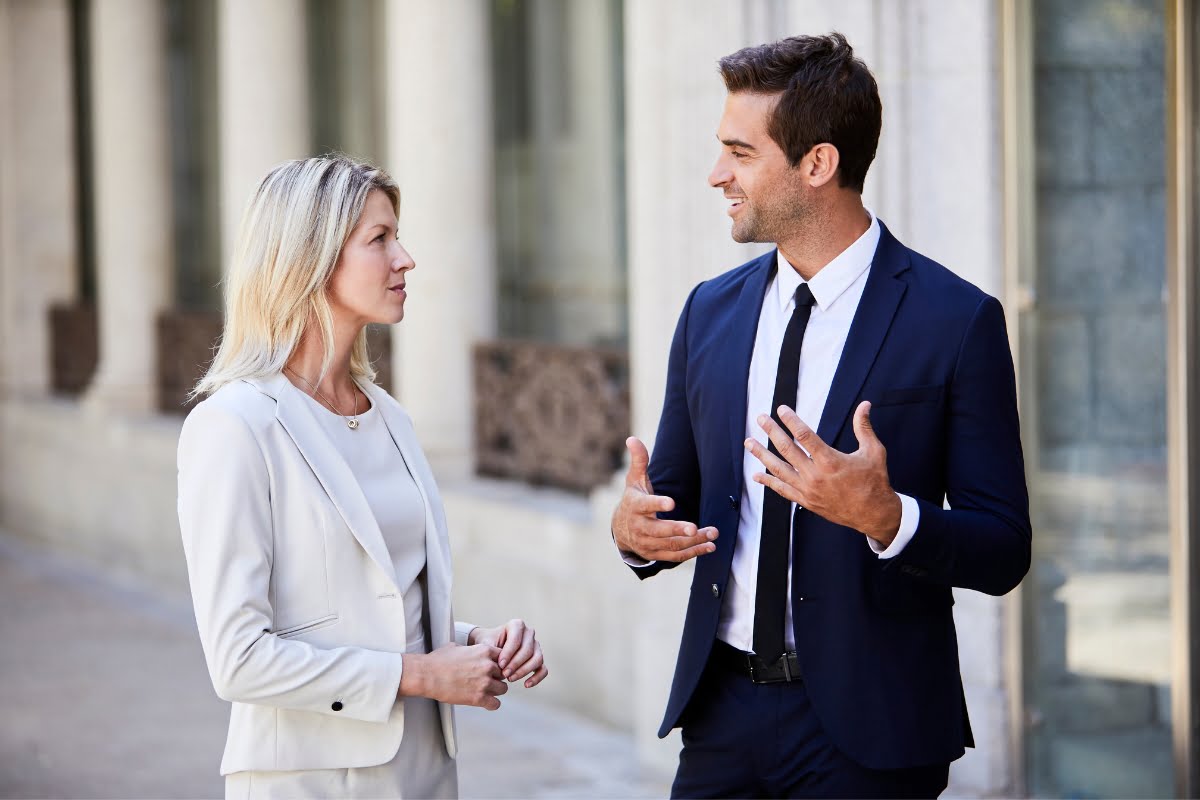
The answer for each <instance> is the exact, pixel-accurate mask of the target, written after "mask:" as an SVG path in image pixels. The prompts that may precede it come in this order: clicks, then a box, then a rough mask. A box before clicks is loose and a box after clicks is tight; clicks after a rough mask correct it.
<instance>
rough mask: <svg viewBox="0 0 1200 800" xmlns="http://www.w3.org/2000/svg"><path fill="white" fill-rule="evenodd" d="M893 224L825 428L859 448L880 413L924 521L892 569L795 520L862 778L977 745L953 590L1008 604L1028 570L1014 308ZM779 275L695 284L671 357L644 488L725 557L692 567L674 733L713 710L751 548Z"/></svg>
mask: <svg viewBox="0 0 1200 800" xmlns="http://www.w3.org/2000/svg"><path fill="white" fill-rule="evenodd" d="M880 227H881V229H882V230H881V236H880V240H879V247H878V250H877V251H876V253H875V258H874V260H873V262H872V265H871V268H870V272H869V275H868V277H867V283H866V287H865V289H864V291H863V295H862V300H861V301H860V303H859V307H858V311H857V313H856V314H855V317H854V321H853V324H852V325H851V328H850V333H849V337H848V338H847V340H846V345H845V349H844V350H843V352H842V358H841V362H840V363H839V365H838V368H837V372H836V374H835V376H834V379H833V384H832V386H831V388H830V390H829V397H828V399H827V401H826V403H825V409H824V413H823V414H822V415H821V420H820V425H819V427H818V428H817V433H818V435H819V436H820V437H821V439H822V440H823V441H825V442H826V443H827V444H829V445H831V446H833V447H835V448H837V449H839V450H841V451H843V452H852V451H854V450H856V449H857V448H858V443H857V440H856V438H855V436H854V432H853V427H852V424H851V417H852V413H853V410H854V409H855V407H856V406H857V405H858V403H859V402H861V401H862V400H870V401H871V405H872V407H871V423H872V425H873V426H874V428H875V431H876V433H877V435H878V436H879V438H880V440H881V441H882V442H883V444H884V446H885V447H886V448H887V466H888V475H889V476H890V478H891V482H892V486H893V488H895V490H896V491H897V492H900V493H902V494H907V495H910V496H912V497H914V498H915V499H916V500H917V503H918V504H919V506H920V523H919V525H918V527H917V530H916V533H915V535H914V536H913V538H912V540H911V541H910V542H909V543H908V545H907V546H906V547H905V548H904V550H903V551H902V552H901V554H900V555H898V556H896V557H895V558H891V559H886V560H885V559H880V558H878V557H877V556H876V554H875V553H874V552H873V551H872V550H871V548H870V547H869V546H868V544H867V540H866V537H865V536H864V535H863V534H861V533H859V532H857V531H854V530H850V529H848V528H845V527H842V526H838V525H834V524H832V523H830V522H828V521H826V520H825V519H823V518H821V517H819V516H817V515H815V514H813V513H812V512H809V511H806V510H803V509H801V510H799V511H798V512H797V513H796V516H795V518H794V523H793V525H794V528H793V531H794V533H793V551H792V558H793V569H792V587H791V588H792V612H793V620H794V626H795V636H796V649H797V651H798V652H799V658H800V663H801V665H802V669H803V674H804V681H805V683H806V686H807V689H808V693H809V695H810V696H811V698H812V704H813V708H814V710H815V712H816V714H817V716H818V718H819V720H820V722H821V724H822V726H823V728H824V729H825V731H826V732H827V733H828V735H829V736H830V738H831V739H832V741H833V742H834V744H836V745H837V746H838V747H839V748H840V749H841V750H842V751H843V752H844V753H845V754H846V755H848V756H850V757H851V758H852V759H854V760H855V761H857V762H859V763H860V764H862V765H864V766H866V767H869V768H873V769H894V768H902V767H909V766H916V765H922V764H934V763H945V762H949V761H952V760H954V759H956V758H958V757H959V756H961V755H962V754H963V748H964V747H966V746H972V745H973V744H974V743H973V740H972V736H971V728H970V723H969V721H968V719H967V711H966V703H965V700H964V697H963V690H962V680H961V677H960V675H959V666H958V645H957V640H956V637H955V631H954V619H953V616H952V614H951V606H953V604H954V598H953V595H952V592H951V587H954V586H958V587H962V588H966V589H975V590H977V591H981V592H986V593H987V594H992V595H1001V594H1004V593H1005V592H1008V591H1009V590H1010V589H1012V588H1013V587H1014V586H1016V585H1017V584H1018V583H1019V582H1020V580H1021V578H1022V577H1023V576H1024V575H1025V573H1026V571H1027V570H1028V569H1029V559H1030V539H1031V530H1030V524H1029V502H1028V494H1027V491H1026V486H1025V470H1024V463H1023V459H1022V455H1021V437H1020V430H1019V425H1018V419H1017V401H1016V386H1015V379H1014V375H1013V362H1012V355H1011V353H1010V351H1009V344H1008V337H1007V333H1006V330H1005V324H1004V312H1003V309H1002V308H1001V306H1000V303H999V302H998V301H997V300H996V299H995V298H993V297H990V296H988V295H987V294H985V293H983V292H982V291H980V290H979V289H977V288H976V287H975V286H973V285H971V284H970V283H968V282H967V281H965V280H963V279H961V278H959V277H957V276H956V275H954V274H953V273H951V272H950V271H949V270H947V269H946V268H945V267H942V266H941V265H940V264H937V263H935V262H933V261H931V260H930V259H928V258H925V257H924V256H922V255H920V254H919V253H916V252H914V251H912V250H910V249H908V248H907V247H905V246H904V245H903V244H901V243H900V242H899V241H897V240H896V239H895V238H894V237H893V236H892V235H891V233H889V232H888V230H887V228H886V227H883V226H882V223H881V225H880ZM776 263H777V262H776V254H775V252H774V251H773V252H771V253H768V254H766V255H764V256H761V257H760V258H756V259H754V260H753V261H750V262H749V263H747V264H744V265H743V266H741V267H738V268H737V269H734V270H732V271H730V272H727V273H725V274H723V275H721V276H719V277H716V278H713V279H712V280H709V281H705V282H704V283H701V284H700V285H699V286H697V287H696V288H695V289H694V290H693V291H692V293H691V295H690V296H689V297H688V299H687V303H686V304H685V305H684V308H683V313H682V315H681V316H680V319H679V325H678V327H677V329H676V331H675V337H674V340H673V341H672V344H671V355H670V361H669V365H668V371H667V389H666V401H665V403H664V405H663V411H662V418H661V420H660V422H659V428H658V435H657V438H656V439H655V444H654V455H653V457H652V458H651V460H650V466H649V471H648V475H649V477H650V480H651V482H652V483H653V486H654V492H655V494H659V495H665V496H669V497H672V498H674V500H675V509H674V510H673V511H672V512H670V513H669V514H662V515H661V516H663V517H665V518H672V519H681V520H688V521H692V522H695V523H696V524H697V525H699V526H701V527H703V526H707V525H712V526H715V527H716V528H717V529H718V531H719V532H720V536H719V537H718V539H717V540H716V551H715V552H713V553H711V554H708V555H703V556H700V557H699V558H698V559H696V565H695V578H694V580H693V581H692V590H691V597H690V600H689V603H688V610H687V618H686V621H685V623H684V628H683V639H682V642H681V644H680V649H679V661H678V664H677V666H676V670H675V678H674V682H673V684H672V687H671V696H670V700H669V702H668V705H667V711H666V716H665V718H664V720H663V723H662V727H661V728H660V730H659V735H660V736H665V735H666V734H667V733H668V732H669V731H670V730H671V728H673V727H676V726H677V725H679V724H680V720H681V718H682V717H683V716H684V712H685V710H686V709H687V706H688V703H689V701H692V700H693V699H694V701H695V702H697V703H703V702H704V697H702V696H697V697H695V698H693V697H692V695H693V693H694V690H695V689H696V686H697V684H698V683H699V680H700V676H701V673H702V672H703V669H704V666H705V662H706V660H707V658H708V655H709V652H710V650H711V648H712V645H713V642H714V640H715V638H716V632H717V621H718V617H719V615H720V611H721V604H722V602H723V598H724V595H725V588H726V585H727V582H728V580H729V570H730V562H731V559H732V556H733V548H734V546H735V543H736V540H737V532H738V516H739V513H738V504H739V502H740V498H741V494H742V479H743V475H742V455H743V446H742V442H743V441H744V440H745V438H746V430H745V425H746V413H747V408H746V403H747V399H746V384H747V377H748V374H749V369H750V356H751V353H752V351H753V348H754V339H755V335H756V333H757V329H758V315H759V310H760V308H761V306H762V302H763V296H764V294H765V292H766V288H767V285H768V284H769V282H770V279H771V277H772V276H773V274H774V271H775V268H776V266H775V265H776ZM761 411H762V412H763V413H768V412H769V409H766V408H764V409H761ZM809 424H812V421H809ZM943 501H948V505H949V509H946V508H945V507H944V503H943ZM669 566H674V565H673V564H667V563H664V562H658V563H656V564H652V565H650V566H648V567H644V568H638V569H635V572H636V573H637V574H638V575H639V576H640V577H643V578H645V577H649V576H650V575H653V574H655V573H656V572H658V571H659V570H661V569H663V568H666V567H669Z"/></svg>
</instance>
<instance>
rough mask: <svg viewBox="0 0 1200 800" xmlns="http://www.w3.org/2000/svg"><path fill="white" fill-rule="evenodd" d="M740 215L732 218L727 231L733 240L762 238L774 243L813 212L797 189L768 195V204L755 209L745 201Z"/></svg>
mask: <svg viewBox="0 0 1200 800" xmlns="http://www.w3.org/2000/svg"><path fill="white" fill-rule="evenodd" d="M745 204H746V205H745V208H744V209H743V211H742V213H741V215H740V218H739V219H735V220H734V221H733V227H732V228H731V230H730V235H731V236H732V237H733V240H734V241H735V242H738V243H739V244H746V243H747V242H762V243H768V244H774V243H776V242H779V241H781V240H783V239H786V238H788V237H789V236H790V235H791V234H793V233H794V232H795V231H796V229H797V228H800V227H803V226H804V225H805V224H806V222H807V221H809V220H810V219H811V217H812V216H813V215H812V213H811V210H812V209H811V208H810V205H811V204H810V203H809V202H808V199H807V198H806V197H804V195H803V194H802V193H801V192H800V191H794V192H788V193H787V194H786V195H782V196H781V195H780V194H779V193H777V194H775V195H774V196H772V197H771V201H770V204H769V205H767V206H765V207H764V208H762V211H761V213H759V210H758V209H757V208H756V207H755V206H753V205H751V203H750V200H749V198H747V199H746V201H745Z"/></svg>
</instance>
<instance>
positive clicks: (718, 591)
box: [712, 583, 721, 597]
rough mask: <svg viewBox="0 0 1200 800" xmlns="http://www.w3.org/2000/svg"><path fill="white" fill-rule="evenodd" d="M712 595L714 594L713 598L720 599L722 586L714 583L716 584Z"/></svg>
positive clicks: (713, 586)
mask: <svg viewBox="0 0 1200 800" xmlns="http://www.w3.org/2000/svg"><path fill="white" fill-rule="evenodd" d="M712 593H713V597H720V596H721V587H720V586H717V585H716V584H715V583H714V584H713V585H712Z"/></svg>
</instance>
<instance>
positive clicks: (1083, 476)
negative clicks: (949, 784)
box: [1018, 0, 1175, 797]
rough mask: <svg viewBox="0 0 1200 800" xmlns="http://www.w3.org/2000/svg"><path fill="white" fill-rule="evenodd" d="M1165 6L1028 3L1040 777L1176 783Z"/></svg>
mask: <svg viewBox="0 0 1200 800" xmlns="http://www.w3.org/2000/svg"><path fill="white" fill-rule="evenodd" d="M1164 9H1165V4H1164V3H1163V2H1161V0H1032V2H1030V3H1029V6H1028V12H1029V40H1030V41H1029V46H1030V47H1031V49H1032V53H1031V54H1029V55H1030V61H1031V64H1032V67H1031V71H1030V74H1029V82H1030V83H1031V84H1032V85H1031V87H1030V90H1031V95H1032V97H1031V103H1032V109H1031V112H1032V117H1033V129H1032V148H1031V149H1032V156H1033V162H1034V163H1033V165H1032V170H1033V172H1032V175H1031V176H1030V181H1029V183H1030V184H1031V185H1030V186H1029V192H1028V194H1029V195H1032V196H1030V197H1028V199H1027V202H1029V203H1031V204H1032V208H1031V209H1030V210H1029V213H1028V215H1027V218H1028V219H1029V220H1030V223H1031V227H1032V230H1033V239H1032V247H1031V252H1030V255H1031V258H1030V259H1029V263H1024V264H1022V265H1021V269H1022V272H1023V274H1022V283H1023V284H1024V286H1025V290H1026V291H1025V295H1026V297H1027V301H1026V303H1025V307H1024V308H1023V310H1022V312H1021V316H1020V320H1019V325H1018V330H1019V332H1020V333H1019V336H1020V350H1021V353H1022V406H1023V410H1025V411H1027V412H1028V413H1026V415H1025V425H1026V427H1027V432H1026V441H1027V446H1028V448H1029V452H1028V454H1027V456H1028V462H1029V488H1030V496H1031V504H1032V513H1033V528H1034V555H1033V566H1032V569H1031V571H1030V574H1029V577H1028V578H1027V579H1026V581H1025V584H1024V589H1023V592H1024V594H1023V603H1022V607H1023V614H1024V647H1023V651H1024V652H1023V660H1024V663H1023V665H1022V672H1023V683H1024V686H1023V691H1024V700H1025V709H1026V730H1025V735H1024V745H1025V755H1026V788H1027V790H1028V792H1029V794H1030V795H1032V796H1035V797H1167V796H1170V795H1172V794H1173V793H1174V790H1175V770H1174V759H1173V752H1172V702H1171V701H1172V697H1171V694H1172V646H1173V644H1174V643H1175V642H1173V638H1172V627H1171V623H1172V618H1171V599H1172V598H1171V595H1172V592H1171V586H1172V584H1171V579H1170V568H1171V559H1172V540H1171V526H1172V513H1171V506H1170V498H1169V487H1168V473H1169V470H1168V464H1169V459H1170V456H1171V445H1170V442H1169V440H1168V436H1167V429H1168V424H1167V419H1168V399H1167V394H1168V378H1167V376H1168V366H1167V365H1168V353H1169V337H1168V308H1169V304H1170V296H1169V292H1168V280H1167V277H1168V260H1167V251H1166V243H1167V214H1168V211H1167V204H1166V201H1167V194H1168V193H1167V168H1166V164H1167V153H1166V143H1167V129H1166V119H1167V114H1166V103H1167V78H1166V35H1167V30H1166V21H1165V17H1164Z"/></svg>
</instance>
